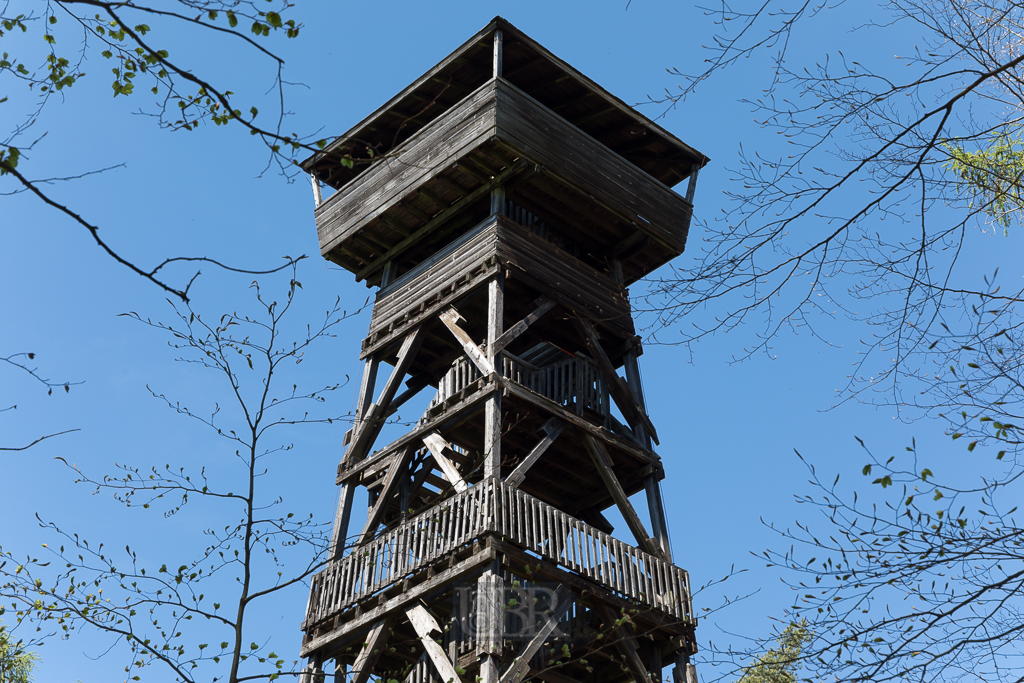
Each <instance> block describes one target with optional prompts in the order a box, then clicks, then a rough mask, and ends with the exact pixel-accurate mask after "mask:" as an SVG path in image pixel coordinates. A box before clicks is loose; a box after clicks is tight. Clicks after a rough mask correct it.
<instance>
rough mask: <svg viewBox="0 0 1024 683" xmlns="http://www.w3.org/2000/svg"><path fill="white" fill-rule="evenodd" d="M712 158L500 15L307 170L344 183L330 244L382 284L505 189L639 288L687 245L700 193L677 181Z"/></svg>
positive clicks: (475, 218)
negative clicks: (497, 47)
mask: <svg viewBox="0 0 1024 683" xmlns="http://www.w3.org/2000/svg"><path fill="white" fill-rule="evenodd" d="M499 30H500V31H501V32H502V40H501V44H502V46H503V47H502V50H501V53H500V54H501V55H502V56H501V58H500V60H496V59H495V57H494V47H493V45H494V35H495V32H496V31H499ZM495 61H500V62H501V64H500V65H496V64H495V63H494V62H495ZM496 70H497V72H498V73H500V74H501V75H500V76H495V71H496ZM707 161H708V159H707V157H705V156H704V155H702V154H701V153H699V152H697V151H696V150H694V149H693V148H692V147H690V146H688V145H686V144H685V143H683V142H682V141H680V140H679V139H677V138H676V137H674V136H673V135H672V134H671V133H669V132H667V131H665V130H664V129H663V128H661V127H660V126H658V125H657V124H655V123H654V122H652V121H650V120H649V119H647V118H646V117H644V116H642V115H641V114H639V113H637V112H635V111H633V110H632V109H630V108H629V107H628V106H627V105H626V104H625V103H623V102H622V101H621V100H619V99H617V98H615V97H614V96H612V95H611V94H609V93H608V92H607V91H605V90H604V89H602V88H600V87H599V86H598V85H596V84H595V83H593V82H592V81H591V80H590V79H588V78H587V77H586V76H583V75H582V74H580V73H579V72H578V71H576V70H575V69H573V68H572V67H571V66H569V65H568V64H566V63H565V62H563V61H562V60H560V59H558V58H557V57H555V56H554V55H552V54H551V53H550V52H548V51H547V50H545V49H544V48H543V47H541V46H540V45H539V44H537V43H536V42H535V41H533V40H532V39H530V38H529V37H527V36H525V35H524V34H522V33H521V32H520V31H519V30H518V29H516V28H515V27H513V26H512V25H511V24H509V23H508V22H506V21H504V20H503V19H501V18H496V19H494V20H493V21H492V22H491V23H490V24H488V25H487V26H486V27H485V28H484V29H483V30H482V31H480V32H479V33H478V34H477V35H476V36H474V37H473V38H471V39H470V40H469V41H467V42H466V43H465V44H464V45H462V46H461V47H460V48H459V49H457V50H456V51H455V52H453V53H452V54H451V55H449V56H448V57H447V58H445V59H444V60H443V61H442V62H441V63H440V64H438V65H437V66H435V67H434V68H433V69H431V70H430V71H428V72H427V73H426V74H424V75H423V76H422V77H421V78H419V79H418V80H417V81H416V82H414V83H413V84H412V85H410V86H409V87H407V88H406V89H405V90H403V91H402V92H401V93H399V94H398V95H397V96H395V97H394V98H393V99H392V100H391V101H390V102H388V103H387V104H385V105H384V106H383V107H381V108H380V109H378V110H377V111H376V112H374V113H373V114H371V115H370V116H369V117H367V118H366V119H364V120H363V121H362V122H361V123H359V124H358V125H357V126H355V127H354V128H353V129H352V130H350V131H349V132H348V133H346V134H345V135H343V136H341V137H339V138H338V139H337V140H335V141H334V142H332V143H330V144H329V145H327V147H326V148H325V149H324V151H323V152H320V153H318V154H316V155H314V156H313V157H311V158H309V159H307V160H306V161H305V162H303V168H305V169H306V170H307V171H310V172H311V173H313V174H314V175H315V176H316V177H317V178H318V179H319V180H320V181H321V182H323V183H325V184H327V185H329V186H331V187H333V188H335V190H336V192H335V193H334V194H333V195H332V196H331V197H329V198H328V199H327V201H325V202H324V203H323V204H321V205H320V206H319V207H318V209H317V212H316V220H317V229H318V232H319V236H320V246H321V252H322V253H323V254H324V256H325V257H327V258H329V259H330V260H332V261H334V262H336V263H338V264H339V265H341V266H342V267H344V268H346V269H348V270H350V271H352V272H353V273H355V274H356V275H357V278H358V279H361V280H366V282H367V284H369V285H376V284H379V283H380V281H381V277H382V274H383V270H384V267H385V266H386V265H387V264H388V263H393V264H394V267H395V270H394V274H396V275H400V274H401V273H402V272H406V271H408V270H409V269H411V268H414V267H415V266H416V265H417V264H418V263H420V262H421V261H423V260H425V259H426V258H428V257H429V256H430V255H431V254H432V253H434V252H436V251H437V250H438V249H440V248H443V247H444V246H445V245H446V244H448V243H450V242H451V241H452V240H454V239H456V238H457V237H458V236H459V235H461V234H462V233H463V232H465V231H466V230H468V229H469V228H471V227H472V226H473V225H476V224H477V223H479V222H480V221H481V220H482V219H484V218H485V217H486V216H487V215H488V214H489V213H490V212H491V206H490V203H489V196H490V193H491V190H492V189H495V188H496V187H504V188H505V190H506V192H507V196H508V197H509V199H510V200H512V201H515V202H516V204H517V205H519V206H521V207H523V208H524V209H525V210H527V211H529V212H530V213H531V214H533V215H534V216H536V217H538V219H540V220H543V221H544V222H545V223H547V224H548V225H550V226H551V229H552V230H554V231H556V232H558V233H560V234H561V235H563V236H564V237H565V238H566V239H568V240H571V241H573V242H574V243H575V244H578V245H579V246H580V257H581V258H582V259H583V260H585V261H589V264H590V265H592V266H594V267H598V268H603V267H605V265H606V263H607V259H608V258H616V259H619V260H620V261H621V262H622V267H623V275H624V277H625V282H626V284H629V283H630V282H632V281H635V280H636V279H639V278H640V277H643V276H644V275H646V274H647V273H649V272H650V271H652V270H653V269H654V268H657V267H658V266H660V265H662V264H663V263H666V262H667V261H669V260H671V259H672V258H674V257H675V256H677V255H678V254H680V253H681V252H682V250H683V248H684V246H685V242H686V235H687V232H688V228H689V222H690V218H691V214H692V195H691V196H690V197H688V198H684V197H682V196H681V195H679V194H677V193H676V192H674V191H673V190H672V189H671V187H672V186H673V185H675V184H676V183H678V182H680V181H681V180H683V179H686V178H690V177H695V172H696V171H697V170H699V169H700V168H701V167H702V166H703V165H704V164H706V163H707ZM691 187H692V183H691Z"/></svg>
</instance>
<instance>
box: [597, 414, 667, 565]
mask: <svg viewBox="0 0 1024 683" xmlns="http://www.w3.org/2000/svg"><path fill="white" fill-rule="evenodd" d="M580 436H582V437H583V445H585V446H586V447H587V452H588V453H590V459H591V460H592V461H593V462H594V467H595V468H596V469H597V473H598V474H599V475H600V476H601V480H602V481H603V482H604V485H605V487H606V488H607V489H608V492H609V493H610V494H611V495H612V500H614V501H615V505H616V506H618V508H619V512H620V513H622V518H623V519H624V520H626V526H628V527H629V530H630V531H632V532H633V536H635V537H636V540H637V545H638V546H639V547H640V549H642V550H644V551H645V552H647V553H650V554H651V555H654V556H655V557H662V554H661V549H660V548H659V547H658V545H657V544H656V543H655V542H654V541H653V540H652V539H651V537H650V536H648V535H647V530H646V529H644V523H643V522H642V521H640V516H639V515H637V514H636V510H634V509H633V505H632V504H631V503H630V502H629V498H628V497H627V496H626V492H625V491H624V490H623V489H622V484H620V483H619V479H618V477H616V476H615V472H613V471H612V463H611V456H609V455H608V451H607V449H605V447H604V444H603V443H601V442H600V441H598V440H597V439H595V438H594V437H592V436H591V435H589V434H581V435H580Z"/></svg>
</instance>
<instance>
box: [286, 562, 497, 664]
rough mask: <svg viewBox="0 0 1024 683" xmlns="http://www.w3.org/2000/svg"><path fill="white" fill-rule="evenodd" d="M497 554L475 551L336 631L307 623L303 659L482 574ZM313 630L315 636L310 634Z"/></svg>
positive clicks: (355, 617) (353, 618)
mask: <svg viewBox="0 0 1024 683" xmlns="http://www.w3.org/2000/svg"><path fill="white" fill-rule="evenodd" d="M495 555H496V552H495V550H494V549H493V548H492V547H490V546H488V547H486V548H483V549H481V550H479V551H473V552H471V553H470V554H469V556H468V557H466V558H465V559H462V560H460V561H458V562H456V563H455V564H454V565H452V566H451V567H449V568H447V569H444V570H442V571H439V572H437V573H436V574H434V575H433V576H432V577H431V578H429V579H428V580H427V581H424V582H422V583H420V584H417V585H414V586H411V587H408V588H406V589H405V590H403V591H402V592H401V594H399V595H397V596H395V597H391V598H389V599H387V600H384V601H383V602H381V603H379V604H378V605H377V606H376V607H372V608H370V609H367V610H364V611H362V612H361V613H358V614H354V615H350V616H351V619H349V620H348V621H345V622H344V624H337V625H335V626H336V627H335V628H323V626H324V624H320V625H318V624H313V623H309V622H306V621H304V622H303V624H302V630H304V631H307V635H306V637H305V638H304V639H303V643H302V653H301V656H303V657H308V656H309V655H310V654H312V653H314V652H317V651H319V650H322V649H324V648H327V647H329V646H332V645H338V644H345V643H351V642H352V641H353V639H354V638H357V637H358V636H359V633H360V632H363V631H365V629H367V628H368V627H370V626H371V625H372V624H373V623H374V622H376V621H377V620H378V619H380V618H382V617H385V616H387V615H389V614H393V613H395V612H398V611H403V610H404V608H405V607H406V606H407V605H409V604H410V603H413V602H416V601H417V600H421V599H423V598H424V597H426V596H428V595H430V594H431V593H434V592H436V591H437V587H438V586H439V585H445V584H448V583H454V582H455V581H458V580H460V579H462V578H463V577H465V576H467V575H468V574H472V573H474V572H477V571H479V570H480V568H481V567H482V566H485V565H490V564H491V562H492V561H493V560H494V558H495ZM317 576H319V574H318V575H317ZM308 613H309V612H308V611H307V614H308ZM318 626H319V627H318ZM327 626H330V624H327ZM311 629H312V630H313V633H314V635H310V634H309V633H308V631H310V630H311ZM360 642H361V641H360Z"/></svg>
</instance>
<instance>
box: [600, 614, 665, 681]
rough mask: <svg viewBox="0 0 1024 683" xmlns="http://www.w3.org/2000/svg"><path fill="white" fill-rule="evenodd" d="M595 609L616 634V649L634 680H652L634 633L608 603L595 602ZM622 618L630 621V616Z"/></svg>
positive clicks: (607, 626) (614, 638)
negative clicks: (628, 629)
mask: <svg viewBox="0 0 1024 683" xmlns="http://www.w3.org/2000/svg"><path fill="white" fill-rule="evenodd" d="M594 611H595V612H597V615H598V616H599V617H601V620H602V621H604V625H605V628H608V629H611V631H612V633H613V634H614V637H613V641H612V642H614V643H615V647H616V649H618V651H619V653H620V654H621V655H622V657H623V659H625V660H626V667H627V668H628V669H629V673H630V674H631V675H632V676H633V680H634V681H649V680H651V675H650V674H649V673H648V672H647V667H645V666H644V663H643V660H641V659H640V653H639V652H637V649H636V640H635V639H634V638H633V634H631V633H629V631H627V630H626V628H625V626H624V625H623V624H622V623H619V621H620V620H618V619H616V618H615V615H614V614H613V613H612V611H611V610H610V609H609V608H608V607H607V605H603V604H601V603H595V605H594ZM622 620H623V621H628V620H629V617H628V616H624V617H623V619H622Z"/></svg>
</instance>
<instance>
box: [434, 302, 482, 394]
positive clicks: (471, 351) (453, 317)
mask: <svg viewBox="0 0 1024 683" xmlns="http://www.w3.org/2000/svg"><path fill="white" fill-rule="evenodd" d="M438 317H439V318H440V319H441V322H443V323H444V324H445V327H447V328H448V329H449V330H450V331H451V333H452V335H453V336H454V337H455V339H457V340H458V342H459V343H460V344H461V345H462V349H463V350H464V351H465V352H466V355H467V356H468V357H469V359H470V360H471V361H473V365H475V366H476V367H477V369H479V370H480V372H481V373H483V375H484V376H485V377H486V376H487V375H490V374H492V373H493V372H494V366H493V365H492V364H491V361H489V360H488V359H487V356H485V355H484V352H483V351H481V350H480V347H479V346H477V345H476V342H474V341H473V339H472V337H470V336H469V335H468V334H467V333H466V331H465V330H463V329H462V328H461V327H459V325H458V322H459V320H461V319H462V316H461V315H459V312H458V311H456V310H455V307H454V306H452V307H450V308H449V309H448V310H446V311H444V312H443V313H441V314H440V315H439V316H438Z"/></svg>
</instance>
